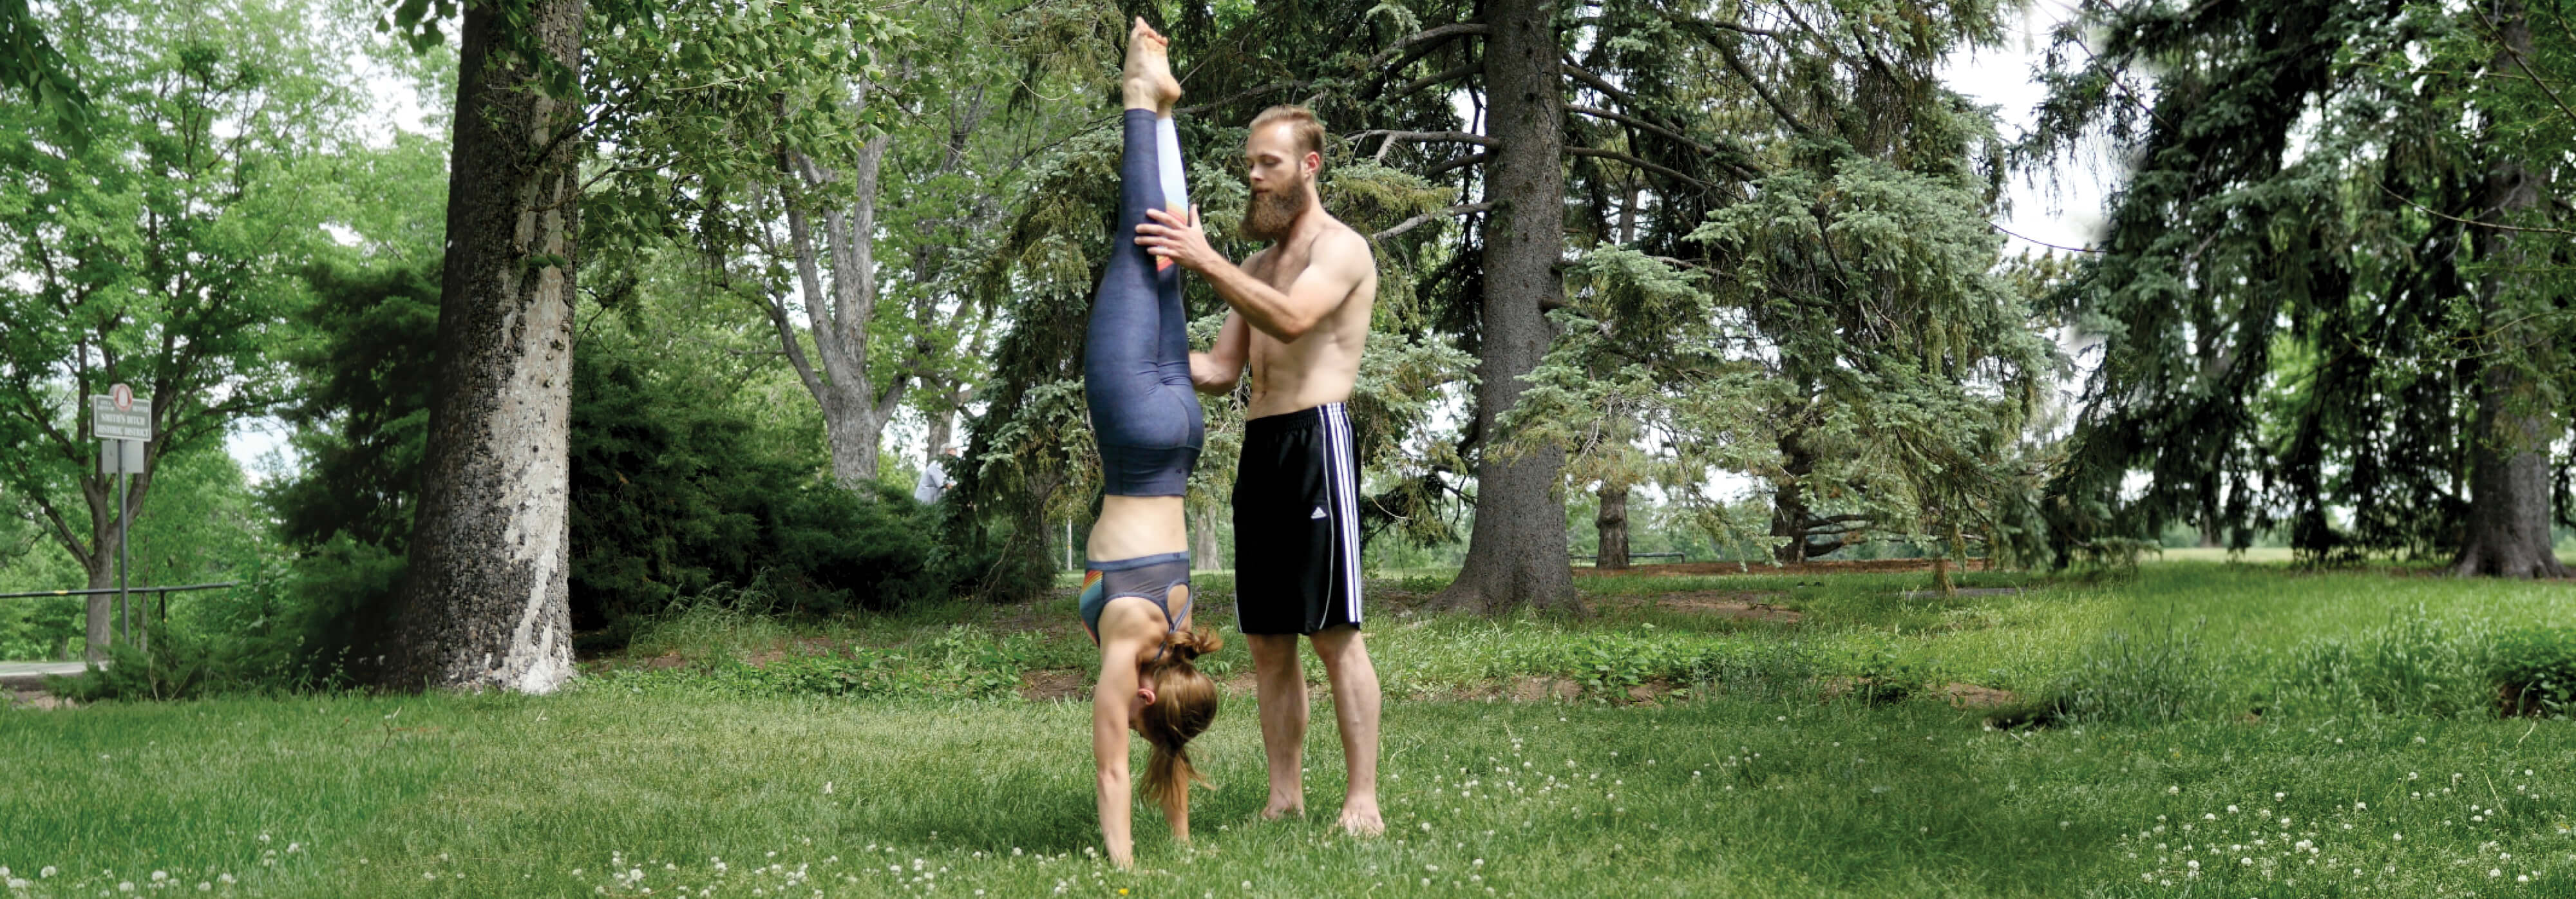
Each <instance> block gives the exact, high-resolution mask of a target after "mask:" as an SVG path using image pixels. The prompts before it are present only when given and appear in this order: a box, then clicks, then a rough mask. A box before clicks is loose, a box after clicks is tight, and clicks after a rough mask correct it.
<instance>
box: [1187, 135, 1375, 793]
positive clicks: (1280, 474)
mask: <svg viewBox="0 0 2576 899" xmlns="http://www.w3.org/2000/svg"><path fill="white" fill-rule="evenodd" d="M1244 151H1245V152H1244V155H1245V162H1246V163H1248V164H1249V166H1250V172H1249V180H1250V182H1251V184H1250V186H1251V189H1252V200H1251V203H1250V204H1249V206H1248V208H1247V211H1246V212H1245V215H1244V220H1243V233H1244V234H1246V235H1249V236H1251V237H1253V238H1255V239H1258V240H1263V241H1268V242H1269V243H1270V246H1269V247H1267V248H1265V249H1263V250H1261V251H1260V252H1258V253H1254V254H1253V255H1252V258H1250V259H1246V260H1244V262H1243V265H1242V267H1240V268H1238V267H1236V266H1235V265H1234V264H1232V263H1230V262H1227V261H1226V259H1225V257H1224V256H1221V255H1218V254H1217V252H1216V251H1215V250H1214V249H1212V248H1210V247H1209V246H1208V242H1207V232H1206V231H1205V230H1203V229H1202V228H1201V227H1200V225H1199V221H1198V211H1197V210H1196V209H1195V208H1193V209H1192V210H1191V211H1190V213H1189V215H1188V216H1187V217H1183V216H1179V215H1174V214H1172V213H1170V212H1166V211H1164V210H1160V209H1156V210H1152V211H1150V212H1148V213H1147V215H1148V216H1149V217H1150V218H1151V219H1152V221H1149V222H1146V223H1144V224H1141V225H1138V226H1137V227H1136V233H1137V235H1138V236H1137V238H1136V242H1137V243H1138V244H1141V245H1143V246H1145V247H1146V249H1147V250H1148V251H1149V252H1151V253H1153V254H1154V255H1156V256H1159V257H1163V258H1167V259H1170V260H1172V261H1173V262H1175V263H1178V264H1179V265H1180V266H1181V267H1183V268H1186V269H1189V270H1190V271H1193V272H1196V273H1198V275H1199V276H1200V277H1202V278H1206V279H1207V280H1208V283H1210V284H1213V285H1215V287H1216V292H1217V294H1218V295H1219V296H1222V297H1224V298H1225V301H1226V304H1227V305H1229V306H1231V307H1233V309H1232V312H1230V313H1229V314H1228V315H1227V316H1226V318H1225V327H1224V329H1223V330H1221V331H1219V332H1218V333H1217V338H1216V343H1215V345H1214V346H1212V347H1210V348H1209V350H1208V351H1207V352H1205V353H1192V354H1190V380H1191V381H1192V382H1193V383H1195V384H1196V385H1197V386H1198V389H1199V390H1200V391H1201V392H1205V393H1224V392H1226V391H1230V390H1233V389H1234V387H1235V384H1236V382H1238V381H1239V380H1241V379H1242V377H1243V367H1244V364H1245V363H1246V362H1247V361H1248V362H1250V363H1251V365H1252V404H1251V406H1250V407H1249V408H1247V409H1246V410H1245V412H1244V415H1245V417H1246V418H1248V419H1249V420H1248V421H1246V422H1245V423H1244V435H1243V459H1242V463H1241V465H1242V467H1241V470H1240V473H1239V474H1238V476H1237V477H1236V479H1235V487H1234V534H1235V613H1236V617H1237V618H1238V619H1240V626H1241V628H1242V630H1243V634H1244V638H1245V640H1246V641H1247V642H1249V643H1250V644H1251V646H1252V665H1253V671H1254V676H1255V678H1256V679H1257V681H1258V683H1259V690H1258V695H1259V697H1260V701H1261V743H1262V746H1263V747H1264V749H1265V750H1266V751H1267V754H1268V756H1269V763H1270V803H1269V805H1268V807H1266V808H1264V809H1262V812H1261V813H1262V815H1263V816H1264V817H1267V818H1277V817H1280V816H1282V815H1286V814H1290V813H1292V812H1293V813H1301V814H1302V813H1303V812H1304V811H1305V808H1306V792H1305V786H1304V784H1303V783H1302V782H1301V781H1300V780H1299V778H1298V773H1299V771H1300V770H1301V768H1300V766H1301V765H1302V764H1303V762H1304V760H1303V758H1302V757H1301V756H1302V750H1303V749H1304V747H1305V743H1306V714H1307V706H1306V680H1305V678H1304V676H1303V673H1302V672H1301V671H1300V669H1299V666H1298V663H1297V638H1298V636H1299V635H1303V636H1305V637H1306V638H1307V639H1308V640H1309V641H1310V642H1311V643H1312V644H1313V645H1314V648H1315V655H1316V657H1317V658H1319V659H1321V660H1322V661H1323V663H1324V674H1325V676H1326V677H1327V678H1329V679H1330V681H1331V683H1332V688H1333V713H1334V717H1335V718H1336V719H1337V720H1338V721H1339V722H1340V724H1341V732H1342V753H1343V756H1344V758H1345V759H1347V760H1348V762H1349V764H1350V778H1349V789H1348V791H1347V792H1346V793H1345V794H1344V795H1343V797H1342V816H1341V819H1340V821H1339V826H1340V827H1341V828H1343V829H1344V830H1347V831H1349V832H1350V833H1353V834H1357V835H1373V834H1379V833H1384V832H1385V830H1386V823H1385V820H1384V818H1383V817H1381V816H1380V815H1379V813H1378V806H1377V750H1378V739H1377V736H1378V735H1377V726H1378V684H1377V669H1376V668H1375V667H1373V666H1371V665H1370V664H1369V657H1368V650H1367V648H1366V647H1364V646H1362V645H1361V642H1360V533H1359V528H1360V521H1359V469H1358V463H1357V462H1356V460H1355V459H1354V458H1353V455H1352V447H1351V420H1350V414H1349V412H1348V410H1346V409H1344V408H1343V403H1344V401H1346V400H1348V399H1350V396H1351V385H1352V383H1353V382H1354V381H1357V380H1358V379H1359V368H1360V349H1361V346H1362V345H1363V344H1364V343H1366V342H1367V340H1368V329H1369V311H1370V309H1371V307H1372V306H1373V305H1374V303H1375V300H1376V297H1377V262H1376V260H1375V259H1374V258H1373V257H1372V255H1371V254H1370V252H1369V245H1368V241H1367V239H1365V238H1362V237H1361V236H1360V234H1359V232H1357V231H1353V230H1351V228H1350V226H1348V225H1344V224H1342V223H1341V222H1340V221H1338V220H1335V219H1334V218H1333V217H1332V216H1330V215H1327V214H1325V212H1324V208H1323V203H1322V200H1321V198H1320V197H1319V196H1318V195H1317V194H1316V192H1315V179H1316V177H1317V176H1318V175H1320V174H1322V172H1323V168H1324V158H1323V151H1324V126H1323V124H1322V123H1321V122H1319V121H1317V120H1316V118H1315V114H1314V113H1313V112H1310V111H1308V110H1306V109H1305V108H1303V107H1297V106H1280V107H1273V108H1271V109H1269V110H1266V111H1264V112H1262V113H1261V114H1260V115H1259V116H1256V117H1254V118H1253V120H1252V134H1251V136H1250V137H1249V138H1247V139H1246V140H1245V142H1244Z"/></svg>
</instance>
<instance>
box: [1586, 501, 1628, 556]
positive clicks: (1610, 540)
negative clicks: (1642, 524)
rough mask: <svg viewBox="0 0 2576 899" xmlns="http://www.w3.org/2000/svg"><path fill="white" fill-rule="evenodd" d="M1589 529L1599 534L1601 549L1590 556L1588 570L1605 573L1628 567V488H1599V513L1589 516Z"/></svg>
mask: <svg viewBox="0 0 2576 899" xmlns="http://www.w3.org/2000/svg"><path fill="white" fill-rule="evenodd" d="M1592 529H1593V530H1594V531H1597V532H1599V535H1600V538H1601V541H1600V542H1601V548H1600V549H1599V550H1596V551H1595V552H1594V553H1593V556H1592V567H1595V568H1601V569H1606V570H1609V571H1624V570H1627V568H1628V487H1627V486H1626V485H1624V484H1623V485H1620V486H1618V487H1612V486H1610V485H1609V484H1606V483H1605V484H1602V485H1601V511H1600V512H1598V513H1595V514H1594V515H1593V516H1592Z"/></svg>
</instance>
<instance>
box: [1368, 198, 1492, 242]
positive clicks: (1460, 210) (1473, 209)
mask: <svg viewBox="0 0 2576 899" xmlns="http://www.w3.org/2000/svg"><path fill="white" fill-rule="evenodd" d="M1493 208H1494V204H1492V203H1460V204H1458V205H1456V206H1451V207H1449V208H1447V209H1442V210H1438V211H1434V212H1425V213H1423V214H1421V215H1417V216H1414V217H1412V218H1409V219H1405V220H1404V221H1402V222H1399V223H1397V224H1396V226H1395V227H1393V228H1388V229H1386V230H1384V231H1380V232H1378V233H1376V234H1371V235H1369V242H1371V243H1383V242H1385V241H1388V240H1392V239H1394V238H1395V237H1396V236H1398V235H1401V234H1403V233H1404V232H1407V231H1411V230H1413V229H1415V228H1419V227H1422V225H1423V223H1425V222H1429V221H1431V220H1433V219H1441V218H1448V217H1451V216H1459V215H1473V214H1475V213H1479V212H1485V211H1488V210H1491V209H1493Z"/></svg>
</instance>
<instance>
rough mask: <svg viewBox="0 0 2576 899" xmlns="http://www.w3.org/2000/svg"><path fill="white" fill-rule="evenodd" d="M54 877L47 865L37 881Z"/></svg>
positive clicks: (38, 873)
mask: <svg viewBox="0 0 2576 899" xmlns="http://www.w3.org/2000/svg"><path fill="white" fill-rule="evenodd" d="M52 876H54V866H52V865H46V866H45V869H44V870H42V871H38V872H36V879H38V880H43V879H45V878H48V877H52ZM226 876H230V875H226ZM230 882H231V881H226V883H230Z"/></svg>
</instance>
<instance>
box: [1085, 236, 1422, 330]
mask: <svg viewBox="0 0 2576 899" xmlns="http://www.w3.org/2000/svg"><path fill="white" fill-rule="evenodd" d="M1145 214H1146V215H1147V216H1150V217H1152V218H1153V221H1149V222H1146V223H1144V224H1140V225H1137V226H1136V234H1137V237H1136V242H1137V243H1138V244H1140V245H1143V246H1144V247H1145V249H1146V251H1147V252H1150V253H1153V254H1154V255H1156V256H1161V257H1165V258H1169V259H1171V260H1172V261H1174V262H1177V263H1180V265H1181V267H1183V268H1187V269H1189V270H1190V271H1194V272H1197V273H1198V274H1199V277H1202V278H1206V279H1207V281H1208V284H1209V285H1211V286H1213V287H1215V288H1216V292H1217V295H1218V296H1221V297H1224V298H1225V302H1226V305H1228V306H1232V307H1234V311H1235V312H1236V313H1237V314H1239V315H1241V316H1243V320H1244V322H1245V323H1246V324H1249V325H1251V326H1253V327H1255V328H1258V329H1260V330H1261V332H1262V333H1264V334H1268V335H1270V336H1271V337H1273V338H1276V339H1278V340H1279V341H1280V342H1281V343H1295V342H1296V341H1297V339H1298V338H1300V337H1304V336H1306V332H1308V331H1311V330H1314V328H1315V326H1316V325H1317V324H1319V323H1321V322H1322V321H1323V320H1324V317H1325V316H1328V315H1331V314H1333V310H1335V309H1338V308H1341V305H1342V301H1343V300H1345V299H1348V298H1349V297H1350V294H1351V288H1353V287H1356V286H1358V285H1359V283H1360V280H1361V279H1363V278H1366V277H1367V276H1368V273H1369V267H1370V266H1371V265H1372V263H1371V261H1370V257H1369V251H1368V241H1366V240H1364V239H1362V238H1361V237H1360V236H1359V234H1358V233H1356V232H1353V231H1349V230H1346V229H1336V230H1334V231H1333V232H1331V233H1327V234H1325V235H1324V236H1322V237H1321V238H1318V239H1317V241H1316V244H1317V245H1316V247H1315V248H1314V251H1313V252H1312V253H1311V254H1310V255H1309V258H1308V260H1307V263H1306V270H1305V271H1304V272H1303V273H1301V274H1299V275H1298V276H1297V280H1296V282H1294V283H1292V284H1290V285H1288V289H1287V290H1286V291H1281V290H1279V289H1278V288H1275V287H1271V286H1270V285H1268V284H1265V283H1262V281H1261V279H1259V278H1255V277H1253V276H1252V275H1251V274H1250V273H1248V272H1245V271H1244V270H1243V269H1241V268H1237V267H1235V265H1234V263H1232V262H1228V261H1226V258H1225V256H1223V255H1222V254H1219V253H1218V252H1217V251H1216V250H1215V249H1214V248H1213V247H1210V246H1209V245H1208V242H1207V231H1206V229H1204V228H1202V227H1201V226H1200V223H1199V216H1198V210H1197V209H1196V208H1192V209H1191V210H1190V215H1189V217H1188V218H1186V219H1184V218H1182V217H1180V216H1177V215H1173V214H1171V213H1169V212H1165V211H1163V210H1160V209H1149V210H1146V211H1145ZM1158 223H1159V224H1158Z"/></svg>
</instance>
